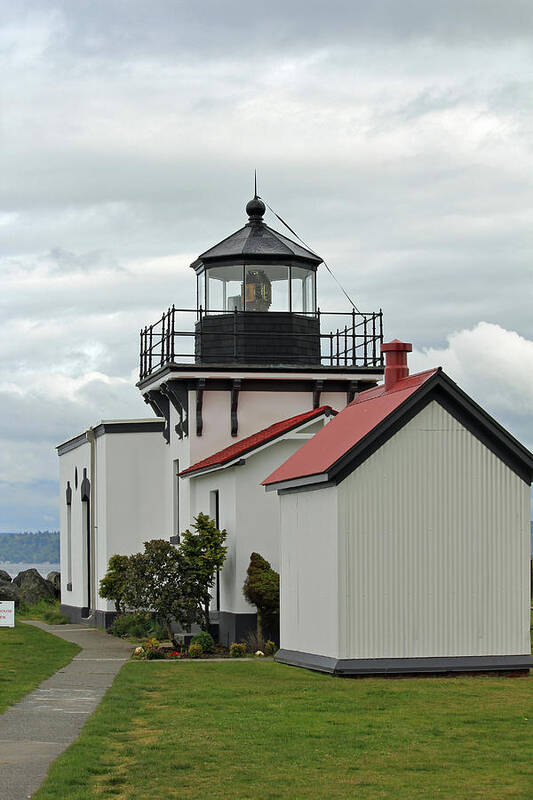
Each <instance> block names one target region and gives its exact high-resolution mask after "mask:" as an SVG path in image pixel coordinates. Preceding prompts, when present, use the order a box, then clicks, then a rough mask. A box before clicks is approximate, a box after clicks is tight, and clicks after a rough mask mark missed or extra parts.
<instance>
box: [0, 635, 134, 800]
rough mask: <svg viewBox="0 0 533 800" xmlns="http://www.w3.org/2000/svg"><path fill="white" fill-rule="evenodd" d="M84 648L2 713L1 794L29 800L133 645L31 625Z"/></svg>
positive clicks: (9, 799)
mask: <svg viewBox="0 0 533 800" xmlns="http://www.w3.org/2000/svg"><path fill="white" fill-rule="evenodd" d="M32 625H36V626H37V627H39V628H41V629H42V630H44V631H47V632H49V633H53V634H54V635H55V636H59V637H60V638H61V639H66V640H67V641H68V642H75V643H76V644H77V645H79V646H80V647H82V648H83V650H82V651H81V653H78V655H77V656H75V657H74V659H73V660H72V661H71V663H70V664H68V665H67V666H66V667H64V668H63V669H60V670H59V671H58V672H56V673H55V675H52V677H51V678H48V679H47V680H45V681H43V683H41V685H40V686H39V687H38V688H37V689H35V690H34V691H33V692H30V694H28V695H26V697H25V698H24V699H23V700H21V701H20V702H19V703H17V704H16V705H15V706H12V707H11V708H10V709H8V710H7V711H6V712H5V713H4V714H2V715H0V796H1V798H2V800H26V798H28V797H31V795H32V794H33V792H35V791H36V790H37V789H38V788H39V786H40V785H41V783H42V782H43V780H44V778H45V777H46V773H47V772H48V767H49V766H50V764H51V763H52V761H54V760H55V759H56V758H57V757H58V755H59V754H60V753H61V752H62V751H63V750H65V748H66V747H68V745H69V744H71V743H72V742H73V741H74V740H75V739H76V738H77V736H78V734H79V732H80V731H81V729H82V727H83V725H84V723H85V720H86V719H87V718H88V716H89V714H92V712H93V711H94V709H95V708H96V706H97V705H98V703H99V702H100V700H101V699H102V697H103V696H104V694H105V693H106V690H107V689H108V688H109V686H111V683H112V682H113V679H114V677H115V675H116V674H117V672H118V671H119V669H120V668H121V666H122V665H123V663H124V662H125V661H126V660H127V659H128V658H129V656H130V653H131V650H132V646H131V645H130V644H128V643H126V642H124V641H122V640H121V639H117V638H115V637H114V636H109V634H106V633H103V632H102V631H99V630H97V629H96V628H88V627H87V626H86V625H71V624H69V625H47V624H46V623H44V622H32Z"/></svg>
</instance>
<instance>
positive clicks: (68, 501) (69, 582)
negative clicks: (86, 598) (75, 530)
mask: <svg viewBox="0 0 533 800" xmlns="http://www.w3.org/2000/svg"><path fill="white" fill-rule="evenodd" d="M65 495H66V505H67V592H71V591H72V489H71V488H70V481H67V488H66V491H65Z"/></svg>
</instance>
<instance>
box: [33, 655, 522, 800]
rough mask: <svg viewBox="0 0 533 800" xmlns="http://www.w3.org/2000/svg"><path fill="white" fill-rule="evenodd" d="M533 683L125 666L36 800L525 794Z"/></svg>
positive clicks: (212, 666) (244, 666)
mask: <svg viewBox="0 0 533 800" xmlns="http://www.w3.org/2000/svg"><path fill="white" fill-rule="evenodd" d="M532 752H533V678H517V679H511V678H496V677H495V678H489V677H478V678H472V677H465V678H423V679H403V680H401V679H374V678H372V679H371V678H369V679H364V680H349V679H348V680H343V679H338V678H332V677H329V676H326V675H320V674H316V673H311V672H307V671H305V670H301V669H295V668H291V667H285V666H282V665H279V664H276V663H273V662H268V663H265V662H260V663H258V662H255V663H242V662H240V663H194V664H193V663H179V662H177V663H164V662H163V663H161V662H148V663H146V662H144V663H129V664H127V665H126V666H125V667H124V668H123V669H122V671H121V672H120V674H119V675H118V676H117V678H116V679H115V682H114V684H113V686H112V688H111V689H110V691H109V692H108V694H107V695H106V697H105V699H104V701H103V702H102V703H101V705H100V706H99V708H98V709H97V710H96V712H95V713H94V715H93V716H92V717H90V719H89V720H88V722H87V724H86V726H85V728H84V729H83V731H82V734H81V736H80V737H79V739H78V740H77V742H75V743H74V744H73V745H72V746H71V747H70V748H69V749H68V750H67V751H65V753H64V754H63V755H62V756H61V757H60V758H59V759H58V761H57V762H56V763H55V764H54V765H53V766H52V767H51V770H50V773H49V777H48V779H47V780H46V781H45V783H44V784H43V786H42V787H41V789H40V790H39V791H38V792H37V794H35V795H34V798H35V800H45V799H46V800H62V798H65V799H66V798H68V800H78V799H79V800H81V799H82V798H83V799H84V800H85V798H94V797H99V798H111V797H117V798H121V800H129V798H132V799H133V798H135V799H136V800H140V799H142V798H150V800H153V798H158V799H159V798H202V797H209V798H237V797H240V798H278V797H284V798H339V800H340V799H341V798H342V800H344V799H345V798H351V797H354V798H424V800H431V798H434V797H439V798H440V797H443V798H454V800H457V798H464V799H465V800H466V798H468V799H469V800H470V798H498V800H500V799H501V798H513V799H514V800H516V799H517V798H524V799H525V798H527V799H528V800H531V798H532V797H533V760H532V758H531V753H532Z"/></svg>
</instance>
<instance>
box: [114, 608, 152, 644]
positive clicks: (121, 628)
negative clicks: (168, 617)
mask: <svg viewBox="0 0 533 800" xmlns="http://www.w3.org/2000/svg"><path fill="white" fill-rule="evenodd" d="M109 632H110V633H112V634H113V636H120V637H125V636H132V637H133V638H135V639H144V638H145V637H146V636H148V637H150V636H153V637H155V638H156V639H164V638H165V629H164V627H163V626H162V625H161V623H160V622H159V621H158V620H156V619H153V618H152V615H151V614H150V613H148V612H147V611H135V612H134V613H133V614H121V615H120V616H119V617H117V618H116V619H115V621H114V622H113V624H112V625H111V627H110V628H109Z"/></svg>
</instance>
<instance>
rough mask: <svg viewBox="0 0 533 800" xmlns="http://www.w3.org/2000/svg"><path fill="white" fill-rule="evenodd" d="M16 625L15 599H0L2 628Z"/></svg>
mask: <svg viewBox="0 0 533 800" xmlns="http://www.w3.org/2000/svg"><path fill="white" fill-rule="evenodd" d="M14 627H15V603H14V602H13V600H0V628H14Z"/></svg>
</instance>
